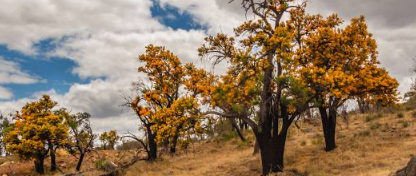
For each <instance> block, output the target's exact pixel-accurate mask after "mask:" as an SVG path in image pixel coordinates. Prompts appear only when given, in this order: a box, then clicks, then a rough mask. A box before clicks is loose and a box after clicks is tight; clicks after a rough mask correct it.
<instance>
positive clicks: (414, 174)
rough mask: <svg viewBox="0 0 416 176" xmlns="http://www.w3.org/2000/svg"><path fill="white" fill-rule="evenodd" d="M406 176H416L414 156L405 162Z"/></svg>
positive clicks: (415, 159) (415, 158)
mask: <svg viewBox="0 0 416 176" xmlns="http://www.w3.org/2000/svg"><path fill="white" fill-rule="evenodd" d="M406 176H416V157H412V159H410V161H409V163H407V166H406Z"/></svg>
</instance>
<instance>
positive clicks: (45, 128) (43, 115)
mask: <svg viewBox="0 0 416 176" xmlns="http://www.w3.org/2000/svg"><path fill="white" fill-rule="evenodd" d="M56 105H57V103H56V102H54V101H52V100H51V98H50V97H49V96H48V95H43V96H42V98H41V99H40V100H39V101H36V102H31V103H27V104H26V105H25V106H23V107H22V110H21V111H20V112H16V114H15V115H14V120H15V127H14V128H13V129H12V130H11V131H9V132H8V133H7V136H6V143H7V144H8V148H7V149H8V150H9V151H10V152H12V153H14V154H17V155H19V156H20V157H21V158H23V159H32V158H33V159H35V161H34V162H35V169H36V172H38V173H39V174H44V166H43V165H44V159H45V157H46V156H47V154H48V152H51V169H52V168H53V167H56V165H55V163H54V161H55V158H52V157H53V156H52V154H54V153H53V151H54V150H55V149H56V148H58V147H62V146H64V145H66V143H67V138H68V128H67V126H66V125H65V124H64V118H65V117H66V116H67V115H68V113H67V112H66V111H65V109H60V110H57V111H53V110H52V109H53V108H55V107H56Z"/></svg>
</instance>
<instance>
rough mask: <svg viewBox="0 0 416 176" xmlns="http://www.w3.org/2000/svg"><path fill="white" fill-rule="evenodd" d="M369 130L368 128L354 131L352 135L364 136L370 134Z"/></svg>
mask: <svg viewBox="0 0 416 176" xmlns="http://www.w3.org/2000/svg"><path fill="white" fill-rule="evenodd" d="M370 134H371V133H370V131H368V130H364V131H360V132H358V133H355V134H354V136H355V137H364V136H370Z"/></svg>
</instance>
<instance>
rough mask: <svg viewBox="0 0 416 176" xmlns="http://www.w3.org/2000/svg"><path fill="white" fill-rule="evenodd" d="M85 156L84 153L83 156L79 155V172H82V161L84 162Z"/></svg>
mask: <svg viewBox="0 0 416 176" xmlns="http://www.w3.org/2000/svg"><path fill="white" fill-rule="evenodd" d="M84 156H85V154H84V153H81V154H80V155H79V159H78V163H77V167H76V168H75V169H76V170H77V171H80V170H81V165H82V161H83V160H84Z"/></svg>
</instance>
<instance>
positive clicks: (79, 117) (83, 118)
mask: <svg viewBox="0 0 416 176" xmlns="http://www.w3.org/2000/svg"><path fill="white" fill-rule="evenodd" d="M90 117H91V115H90V114H88V113H86V112H83V113H77V114H75V115H71V116H67V119H66V123H67V125H68V127H69V129H70V138H69V139H70V143H69V145H68V149H69V151H70V153H71V154H78V155H79V157H78V163H77V166H76V170H77V171H79V170H80V169H81V166H82V162H83V160H84V157H85V155H86V154H87V153H89V152H91V151H93V148H94V140H95V138H96V135H95V134H94V133H93V132H92V128H91V124H90Z"/></svg>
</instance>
